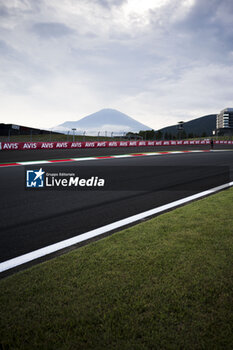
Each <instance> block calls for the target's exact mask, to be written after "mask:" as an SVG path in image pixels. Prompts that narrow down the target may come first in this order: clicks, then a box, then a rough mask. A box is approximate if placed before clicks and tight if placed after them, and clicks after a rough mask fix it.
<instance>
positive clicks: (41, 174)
mask: <svg viewBox="0 0 233 350" xmlns="http://www.w3.org/2000/svg"><path fill="white" fill-rule="evenodd" d="M104 185H105V179H102V178H99V177H98V176H94V175H93V174H91V175H89V176H85V177H81V176H79V175H76V174H75V173H64V172H57V173H55V172H47V171H44V170H43V169H42V168H40V169H39V170H27V171H26V188H45V189H51V188H57V189H59V188H60V189H62V188H77V187H80V188H87V189H88V188H89V189H91V188H99V187H100V188H101V187H102V188H103V187H104Z"/></svg>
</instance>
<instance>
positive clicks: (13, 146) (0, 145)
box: [0, 140, 233, 151]
mask: <svg viewBox="0 0 233 350" xmlns="http://www.w3.org/2000/svg"><path fill="white" fill-rule="evenodd" d="M209 144H210V140H179V141H94V142H0V150H1V151H9V150H19V151H20V150H35V149H75V148H106V147H140V146H141V147H145V146H176V145H209ZM214 144H228V145H233V141H214Z"/></svg>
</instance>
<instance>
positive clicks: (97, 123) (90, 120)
mask: <svg viewBox="0 0 233 350" xmlns="http://www.w3.org/2000/svg"><path fill="white" fill-rule="evenodd" d="M72 128H76V130H77V131H76V132H77V133H80V132H84V131H86V132H87V133H89V134H91V133H97V132H105V131H107V132H108V133H109V132H115V133H123V132H129V131H132V132H138V131H140V130H151V128H150V127H149V126H147V125H144V124H141V123H139V122H138V121H136V120H135V119H133V118H131V117H129V116H128V115H126V114H124V113H121V112H119V111H117V110H115V109H102V110H101V111H99V112H96V113H93V114H91V115H88V116H87V117H84V118H82V119H80V120H77V121H67V122H65V123H63V124H60V125H58V126H57V127H54V130H57V131H60V132H62V131H70V130H71V129H72Z"/></svg>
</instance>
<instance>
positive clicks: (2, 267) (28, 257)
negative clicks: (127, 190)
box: [0, 181, 233, 272]
mask: <svg viewBox="0 0 233 350" xmlns="http://www.w3.org/2000/svg"><path fill="white" fill-rule="evenodd" d="M231 186H233V181H232V182H229V183H226V184H224V185H221V186H218V187H214V188H211V189H209V190H206V191H203V192H200V193H196V194H194V195H192V196H189V197H186V198H182V199H179V200H177V201H174V202H171V203H168V204H165V205H162V206H161V207H157V208H154V209H151V210H147V211H145V212H143V213H140V214H136V215H133V216H130V217H128V218H125V219H122V220H119V221H116V222H113V223H112V224H109V225H105V226H102V227H99V228H97V229H95V230H92V231H88V232H85V233H83V234H81V235H78V236H75V237H73V238H70V239H66V240H64V241H61V242H58V243H55V244H52V245H49V246H47V247H44V248H41V249H38V250H34V251H33V252H31V253H27V254H24V255H21V256H18V257H16V258H13V259H10V260H7V261H4V262H2V263H1V264H0V272H3V271H6V270H9V269H12V268H15V267H17V266H20V265H22V264H25V263H28V262H30V261H32V260H35V259H38V258H42V257H44V256H46V255H48V254H51V253H54V252H57V251H59V250H61V249H64V248H67V247H71V246H72V245H75V244H77V243H80V242H83V241H86V240H88V239H90V238H93V237H97V236H100V235H102V234H104V233H106V232H110V231H112V230H115V229H118V228H120V227H123V226H126V225H129V224H132V223H135V222H137V221H139V220H142V219H144V218H147V217H150V216H152V215H155V214H158V213H162V212H164V211H166V210H169V209H172V208H175V207H177V206H179V205H182V204H185V203H188V202H191V201H193V200H195V199H199V198H202V197H205V196H208V195H210V194H213V193H215V192H218V191H220V190H223V189H226V188H229V187H231Z"/></svg>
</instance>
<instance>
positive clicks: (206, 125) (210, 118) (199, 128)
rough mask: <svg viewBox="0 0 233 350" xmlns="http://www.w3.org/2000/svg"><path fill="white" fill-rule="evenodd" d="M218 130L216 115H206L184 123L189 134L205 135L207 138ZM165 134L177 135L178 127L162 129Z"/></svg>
mask: <svg viewBox="0 0 233 350" xmlns="http://www.w3.org/2000/svg"><path fill="white" fill-rule="evenodd" d="M214 129H216V114H210V115H205V116H203V117H200V118H197V119H193V120H190V121H189V122H185V123H184V131H185V133H186V134H187V135H188V134H193V135H197V136H201V135H203V134H204V133H205V135H206V136H212V131H213V130H214ZM160 131H161V132H162V133H163V134H165V133H168V134H171V135H172V136H176V135H177V125H172V126H168V127H165V128H162V129H160Z"/></svg>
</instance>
